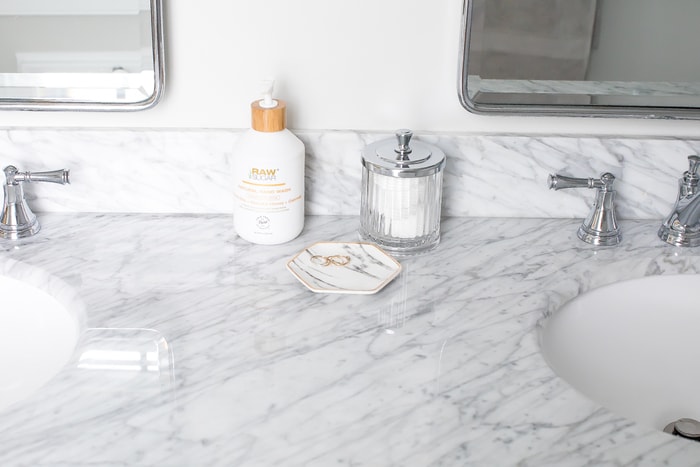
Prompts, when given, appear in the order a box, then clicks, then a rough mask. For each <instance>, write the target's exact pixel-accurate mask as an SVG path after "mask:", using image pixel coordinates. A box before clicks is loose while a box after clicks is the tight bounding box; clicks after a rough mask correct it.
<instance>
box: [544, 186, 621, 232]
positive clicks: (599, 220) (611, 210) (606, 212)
mask: <svg viewBox="0 0 700 467" xmlns="http://www.w3.org/2000/svg"><path fill="white" fill-rule="evenodd" d="M614 181H615V176H614V175H613V174H611V173H604V174H602V175H601V176H600V178H573V177H565V176H563V175H550V176H549V178H548V179H547V183H548V184H549V188H550V189H552V190H562V189H564V188H596V189H597V190H598V191H597V193H596V197H595V203H594V205H593V210H592V211H591V213H590V214H589V215H588V217H586V219H585V220H584V221H583V223H582V224H581V226H580V227H579V229H578V238H580V239H581V240H583V241H584V242H586V243H590V244H592V245H599V246H613V245H617V244H619V243H620V242H621V241H622V234H621V233H620V228H619V227H618V225H617V217H616V215H615V190H613V182H614Z"/></svg>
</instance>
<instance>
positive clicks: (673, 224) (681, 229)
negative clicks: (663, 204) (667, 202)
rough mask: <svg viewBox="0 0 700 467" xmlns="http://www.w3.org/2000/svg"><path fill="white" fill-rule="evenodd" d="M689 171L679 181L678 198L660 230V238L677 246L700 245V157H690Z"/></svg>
mask: <svg viewBox="0 0 700 467" xmlns="http://www.w3.org/2000/svg"><path fill="white" fill-rule="evenodd" d="M688 163H689V166H690V167H689V169H688V170H687V171H686V172H684V173H683V176H682V177H681V178H680V179H679V180H678V198H677V199H676V203H675V204H674V206H673V210H672V211H671V214H670V215H669V216H668V217H666V219H665V220H664V222H663V223H662V224H661V227H660V228H659V238H661V240H663V241H665V242H666V243H669V244H671V245H675V246H699V245H700V189H699V186H700V175H698V171H699V170H700V156H696V155H693V156H688Z"/></svg>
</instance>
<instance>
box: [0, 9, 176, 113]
mask: <svg viewBox="0 0 700 467" xmlns="http://www.w3.org/2000/svg"><path fill="white" fill-rule="evenodd" d="M163 61H164V59H163V29H162V11H161V0H0V108H4V109H22V110H24V109H26V110H74V109H76V110H77V109H82V110H139V109H144V108H148V107H151V106H153V105H154V104H155V103H156V102H157V101H158V99H159V98H160V96H161V94H162V90H163V79H164V67H163Z"/></svg>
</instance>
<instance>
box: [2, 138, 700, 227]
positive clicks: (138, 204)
mask: <svg viewBox="0 0 700 467" xmlns="http://www.w3.org/2000/svg"><path fill="white" fill-rule="evenodd" d="M415 133H416V136H415V137H416V138H419V139H423V140H425V141H428V142H431V143H434V144H437V145H438V146H439V147H440V148H441V149H442V150H443V151H444V152H445V153H446V155H447V166H446V169H445V178H444V189H443V197H444V203H443V206H444V209H443V214H444V215H447V216H458V217H463V216H467V217H545V218H561V217H584V216H585V215H586V214H587V213H588V209H589V205H591V203H592V200H593V197H594V193H593V192H591V191H588V190H571V191H565V192H557V193H554V192H552V191H549V190H548V189H547V186H546V181H547V175H548V174H549V173H552V172H561V173H563V174H566V175H570V176H577V177H598V176H599V175H600V174H601V173H603V172H612V173H613V174H614V175H615V176H616V177H617V180H616V187H617V190H618V196H617V205H618V213H619V215H620V217H622V218H626V219H661V218H662V217H664V216H666V215H667V214H668V212H670V209H671V207H672V206H673V202H674V201H675V197H676V188H677V180H678V178H679V177H680V176H681V174H682V172H683V171H684V170H687V159H686V156H688V155H690V154H695V153H698V152H700V141H696V140H681V139H658V138H598V137H565V136H547V137H529V136H498V135H469V134H431V135H426V134H422V133H421V132H420V131H418V130H417V131H416V132H415ZM297 134H298V135H299V136H300V138H301V139H302V140H303V141H304V143H305V145H306V149H307V171H306V182H307V183H306V185H307V188H306V209H307V213H308V214H311V215H358V214H359V205H360V185H361V166H360V154H361V151H362V149H363V148H364V147H365V146H366V145H367V144H369V143H371V142H374V141H377V140H379V139H384V138H390V137H393V136H392V135H391V134H389V133H387V134H381V133H367V132H353V131H326V132H323V131H320V132H304V131H301V132H297ZM237 135H238V133H237V132H235V131H221V130H46V129H9V130H8V129H6V130H0V167H4V166H5V165H8V164H13V165H16V166H17V167H18V168H20V169H23V170H33V171H39V170H47V169H55V168H61V167H67V168H70V169H71V174H72V184H71V185H70V186H64V187H62V186H55V185H43V184H34V185H31V186H28V187H27V189H26V191H27V193H28V197H30V198H32V199H33V200H32V205H33V206H34V207H35V209H36V210H38V211H47V212H52V211H64V212H146V213H230V212H232V211H233V209H232V193H233V192H232V183H231V175H230V158H231V150H232V146H233V144H234V142H235V139H236V137H237Z"/></svg>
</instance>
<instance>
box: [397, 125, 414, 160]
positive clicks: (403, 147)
mask: <svg viewBox="0 0 700 467" xmlns="http://www.w3.org/2000/svg"><path fill="white" fill-rule="evenodd" d="M412 137H413V132H412V131H411V130H406V129H402V130H397V131H396V139H397V140H398V141H399V147H397V148H396V149H394V152H396V153H397V154H398V157H397V158H396V159H397V160H400V161H406V160H409V158H408V155H409V154H411V153H412V152H413V149H411V148H410V146H409V145H408V144H409V143H410V142H411V138H412Z"/></svg>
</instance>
